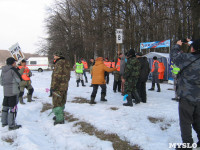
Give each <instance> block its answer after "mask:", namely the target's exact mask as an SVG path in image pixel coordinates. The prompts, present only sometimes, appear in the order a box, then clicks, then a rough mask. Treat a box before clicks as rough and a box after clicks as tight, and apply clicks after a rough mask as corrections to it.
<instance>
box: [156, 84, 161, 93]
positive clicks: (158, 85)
mask: <svg viewBox="0 0 200 150" xmlns="http://www.w3.org/2000/svg"><path fill="white" fill-rule="evenodd" d="M157 87H158V90H157V92H161V90H160V83H157Z"/></svg>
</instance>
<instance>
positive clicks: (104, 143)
mask: <svg viewBox="0 0 200 150" xmlns="http://www.w3.org/2000/svg"><path fill="white" fill-rule="evenodd" d="M0 72H1V71H0ZM51 73H52V72H51V71H45V72H42V73H38V72H33V74H34V76H33V77H32V84H33V87H34V89H35V91H34V94H33V96H34V97H35V100H36V101H35V102H32V103H27V104H26V105H20V104H19V106H18V108H19V110H18V116H17V123H18V124H21V125H22V126H23V127H22V128H21V129H19V130H15V131H8V128H7V127H4V128H2V127H1V126H0V137H1V138H0V150H113V149H114V148H113V146H112V142H111V141H109V140H102V139H101V138H98V137H97V136H95V135H91V134H87V133H86V132H82V130H81V129H80V126H75V124H76V122H77V120H75V121H65V124H64V125H56V126H54V125H53V120H52V117H53V114H51V115H50V116H48V115H49V114H50V112H51V110H50V109H49V110H47V111H45V112H41V110H42V107H43V103H51V102H52V99H51V98H49V97H48V95H49V93H46V90H45V89H46V88H49V87H50V82H51ZM87 76H88V79H89V83H88V84H86V85H87V86H86V87H81V86H80V87H79V88H77V87H76V78H75V73H74V72H72V73H71V80H70V84H69V91H68V97H67V99H68V100H67V103H66V107H65V111H66V112H68V113H70V114H71V115H73V116H74V118H77V119H78V120H79V121H82V122H86V123H89V124H91V125H92V126H93V127H95V129H96V130H98V131H103V132H104V133H105V134H116V135H118V136H119V137H120V139H121V140H123V141H127V142H129V143H130V145H138V146H139V147H140V149H143V150H168V149H169V143H180V142H181V137H180V130H179V121H178V118H179V117H178V103H177V102H175V101H172V100H171V98H172V97H174V91H170V90H167V89H168V88H173V86H172V85H168V84H161V91H162V92H161V93H157V92H155V91H154V92H149V91H148V93H147V94H148V100H147V103H146V104H144V103H141V104H139V105H134V106H133V107H124V106H122V104H123V103H124V101H123V97H122V96H121V94H120V93H113V91H112V83H113V75H110V84H109V85H108V86H107V97H106V98H107V99H108V102H100V101H99V100H100V89H99V91H98V95H97V97H96V101H97V104H96V105H90V104H87V103H83V104H82V103H72V101H73V100H75V97H79V98H80V97H81V98H85V99H87V100H89V99H90V95H91V92H92V88H91V87H89V86H90V83H91V81H90V80H91V79H90V75H89V74H87ZM150 86H151V84H150V83H147V89H148V88H150ZM2 92H3V90H2V87H0V103H2V101H3V93H2ZM25 102H27V99H25ZM1 108H2V106H0V109H1ZM0 115H1V114H0ZM193 137H194V140H195V141H196V142H197V138H196V134H195V133H194V132H193Z"/></svg>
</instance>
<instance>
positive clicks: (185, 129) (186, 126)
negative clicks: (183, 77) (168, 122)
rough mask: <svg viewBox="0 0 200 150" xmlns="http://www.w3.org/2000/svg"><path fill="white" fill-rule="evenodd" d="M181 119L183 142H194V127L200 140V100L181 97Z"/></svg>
mask: <svg viewBox="0 0 200 150" xmlns="http://www.w3.org/2000/svg"><path fill="white" fill-rule="evenodd" d="M179 120H180V129H181V137H182V141H183V143H190V144H193V138H192V127H193V129H194V130H195V131H196V133H197V137H198V139H199V141H200V102H190V101H187V100H184V99H180V102H179Z"/></svg>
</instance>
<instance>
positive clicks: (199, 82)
mask: <svg viewBox="0 0 200 150" xmlns="http://www.w3.org/2000/svg"><path fill="white" fill-rule="evenodd" d="M199 57H200V53H182V52H181V50H180V46H179V45H175V46H173V48H172V50H171V52H170V58H171V60H172V61H173V62H174V63H175V65H176V66H177V67H179V68H180V69H181V70H182V69H183V68H184V67H185V66H188V65H189V64H190V63H191V62H192V61H194V60H195V59H197V58H199ZM177 85H178V88H177V93H178V96H180V98H181V99H185V100H188V101H192V102H197V101H200V92H199V91H200V59H198V60H197V61H195V62H194V63H192V64H191V65H190V66H189V67H187V68H186V69H185V70H183V72H182V73H181V74H180V76H179V77H178V84H177Z"/></svg>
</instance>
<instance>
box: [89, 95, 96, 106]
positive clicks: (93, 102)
mask: <svg viewBox="0 0 200 150" xmlns="http://www.w3.org/2000/svg"><path fill="white" fill-rule="evenodd" d="M94 100H95V97H92V96H91V100H90V104H96V102H95V101H94Z"/></svg>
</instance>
